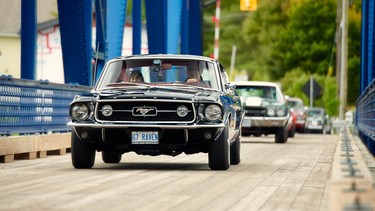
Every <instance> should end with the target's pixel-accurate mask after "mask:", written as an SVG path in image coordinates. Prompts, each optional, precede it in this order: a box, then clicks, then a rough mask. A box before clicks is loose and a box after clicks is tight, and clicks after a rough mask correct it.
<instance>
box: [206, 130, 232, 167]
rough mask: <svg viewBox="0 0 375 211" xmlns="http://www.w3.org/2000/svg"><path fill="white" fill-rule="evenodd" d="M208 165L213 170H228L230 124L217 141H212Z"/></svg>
mask: <svg viewBox="0 0 375 211" xmlns="http://www.w3.org/2000/svg"><path fill="white" fill-rule="evenodd" d="M208 165H209V167H210V168H211V169H212V170H227V169H228V168H229V140H228V126H226V127H225V128H224V130H223V132H222V133H221V135H220V137H219V138H218V139H217V140H216V141H213V142H211V143H210V146H209V150H208Z"/></svg>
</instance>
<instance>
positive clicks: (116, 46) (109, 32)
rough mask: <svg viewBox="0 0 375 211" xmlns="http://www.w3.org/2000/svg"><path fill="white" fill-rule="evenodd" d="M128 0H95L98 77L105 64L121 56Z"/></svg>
mask: <svg viewBox="0 0 375 211" xmlns="http://www.w3.org/2000/svg"><path fill="white" fill-rule="evenodd" d="M126 5H127V0H110V1H108V0H95V10H96V41H95V44H96V51H97V52H96V53H97V54H96V55H99V56H98V57H97V58H96V79H97V78H98V77H99V76H100V74H101V72H102V69H103V67H104V64H105V63H106V62H107V61H108V60H109V59H112V58H115V57H119V56H121V51H122V40H123V35H124V26H125V17H126Z"/></svg>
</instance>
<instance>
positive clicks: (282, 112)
mask: <svg viewBox="0 0 375 211" xmlns="http://www.w3.org/2000/svg"><path fill="white" fill-rule="evenodd" d="M266 114H267V116H269V117H274V116H277V117H283V116H286V109H285V107H284V106H268V107H267V108H266Z"/></svg>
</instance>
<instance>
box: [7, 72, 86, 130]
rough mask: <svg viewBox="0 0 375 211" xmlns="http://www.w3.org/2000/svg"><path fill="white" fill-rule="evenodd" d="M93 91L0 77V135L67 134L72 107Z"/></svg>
mask: <svg viewBox="0 0 375 211" xmlns="http://www.w3.org/2000/svg"><path fill="white" fill-rule="evenodd" d="M90 90H91V87H87V86H80V85H67V84H57V83H50V82H48V81H33V80H24V79H14V78H12V77H11V76H0V135H5V136H9V135H12V134H19V135H24V134H35V133H42V134H43V133H51V132H52V133H54V132H68V131H70V128H69V127H67V126H66V124H67V123H68V121H69V105H70V103H71V101H72V100H73V98H74V96H75V95H77V94H81V93H84V92H90Z"/></svg>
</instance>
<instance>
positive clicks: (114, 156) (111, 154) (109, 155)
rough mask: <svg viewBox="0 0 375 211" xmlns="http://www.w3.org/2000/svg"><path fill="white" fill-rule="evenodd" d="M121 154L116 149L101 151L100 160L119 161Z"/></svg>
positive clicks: (107, 161) (105, 161)
mask: <svg viewBox="0 0 375 211" xmlns="http://www.w3.org/2000/svg"><path fill="white" fill-rule="evenodd" d="M121 157H122V154H121V153H119V152H116V151H102V160H103V162H104V163H119V162H120V161H121Z"/></svg>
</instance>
